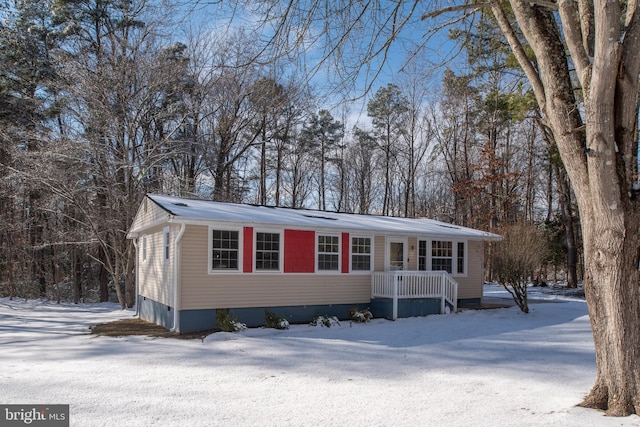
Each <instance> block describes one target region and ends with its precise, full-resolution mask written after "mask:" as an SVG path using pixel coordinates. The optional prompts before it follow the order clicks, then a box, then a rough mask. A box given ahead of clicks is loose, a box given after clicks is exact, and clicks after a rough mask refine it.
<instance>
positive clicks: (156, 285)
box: [128, 194, 500, 333]
mask: <svg viewBox="0 0 640 427" xmlns="http://www.w3.org/2000/svg"><path fill="white" fill-rule="evenodd" d="M128 238H130V239H134V242H135V245H136V249H137V255H136V256H137V262H136V286H137V298H138V300H137V303H138V309H139V313H140V317H141V318H142V319H145V320H148V321H151V322H154V323H157V324H160V325H162V326H164V327H166V328H168V329H172V330H174V331H177V332H180V333H187V332H193V331H198V330H205V329H211V328H213V327H215V319H216V313H217V310H220V309H225V310H229V311H230V312H231V314H232V316H234V317H237V318H238V320H239V321H241V322H243V323H246V324H247V325H248V326H259V325H263V324H264V321H265V309H268V310H269V311H270V312H273V313H276V314H278V315H280V316H283V317H286V318H287V319H288V320H289V322H292V323H293V322H308V321H310V320H311V319H312V318H313V317H314V316H317V315H325V314H326V315H335V316H337V317H339V318H346V317H347V313H348V310H349V309H350V308H353V307H354V306H358V307H359V308H361V309H365V308H370V309H371V311H372V312H373V314H374V316H376V317H389V318H393V319H395V318H397V317H408V316H419V315H426V314H433V313H442V312H446V311H450V310H453V311H455V309H456V307H457V304H458V303H460V302H465V301H480V298H481V297H482V281H483V271H482V270H483V253H484V249H483V242H484V241H486V240H495V239H499V238H500V236H497V235H495V234H490V233H486V232H483V231H479V230H474V229H470V228H465V227H458V226H455V225H452V224H446V223H443V222H438V221H433V220H429V219H422V218H420V219H409V218H395V217H384V216H374V215H356V214H347V213H333V212H322V211H314V210H306V209H291V208H279V207H267V206H255V205H245V204H234V203H225V202H212V201H203V200H190V199H183V198H178V197H171V196H165V195H156V194H150V195H147V196H146V197H145V199H144V201H143V202H142V204H141V206H140V207H139V209H138V212H137V214H136V217H135V219H134V221H133V224H132V226H131V229H130V231H129V234H128Z"/></svg>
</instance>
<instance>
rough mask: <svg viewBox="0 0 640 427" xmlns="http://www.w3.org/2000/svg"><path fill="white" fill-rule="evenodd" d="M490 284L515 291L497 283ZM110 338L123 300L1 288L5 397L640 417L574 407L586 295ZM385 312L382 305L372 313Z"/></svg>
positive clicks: (334, 415) (172, 410)
mask: <svg viewBox="0 0 640 427" xmlns="http://www.w3.org/2000/svg"><path fill="white" fill-rule="evenodd" d="M485 295H487V296H492V297H505V296H508V295H506V293H504V291H502V290H501V289H500V288H498V287H495V286H486V287H485ZM531 298H533V299H538V298H541V299H544V300H545V302H539V303H532V304H531V305H530V313H529V314H523V313H521V312H520V311H519V310H518V308H516V307H512V308H506V309H496V310H482V311H471V310H469V311H463V312H461V313H457V314H451V315H441V316H429V317H424V318H411V319H401V320H398V321H396V322H391V321H387V320H382V319H374V320H373V321H371V322H370V323H368V324H351V323H350V322H342V323H341V325H340V326H337V327H332V328H324V327H310V326H307V325H294V326H292V327H291V328H290V329H289V330H285V331H279V330H274V329H249V330H247V331H244V332H239V333H216V334H213V335H209V336H208V337H207V338H205V339H204V340H203V341H201V340H178V339H173V338H156V339H153V338H148V337H124V338H108V337H98V336H94V335H89V334H88V332H89V326H90V325H93V324H96V323H100V322H106V321H109V320H114V319H120V318H125V317H128V316H132V315H133V313H132V312H131V311H121V310H120V309H119V307H117V306H116V305H113V304H97V305H73V304H61V305H57V304H55V303H52V302H44V301H28V302H24V301H23V300H13V301H9V300H8V299H6V298H5V299H0V367H1V368H0V404H12V403H18V404H70V412H71V426H83V427H84V426H110V427H111V426H156V425H161V426H196V427H197V426H307V425H309V426H311V425H314V426H317V425H323V426H338V425H340V426H343V425H366V426H417V425H438V426H496V425H504V426H580V427H584V426H640V417H638V416H631V417H627V418H609V417H605V416H603V414H601V413H599V412H597V411H593V410H588V409H582V408H577V407H576V406H575V404H576V403H578V402H579V401H580V400H581V398H582V397H583V396H584V394H585V393H587V392H588V391H589V388H590V387H591V385H592V383H593V379H594V375H595V362H594V352H593V341H592V338H591V332H590V329H589V321H588V317H587V310H586V306H585V304H584V301H581V300H579V299H577V298H566V297H562V296H558V295H552V294H550V293H540V292H534V293H532V295H531ZM374 314H375V313H374Z"/></svg>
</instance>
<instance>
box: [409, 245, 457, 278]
mask: <svg viewBox="0 0 640 427" xmlns="http://www.w3.org/2000/svg"><path fill="white" fill-rule="evenodd" d="M466 246H467V245H466V243H465V242H458V241H452V240H431V241H428V240H419V241H418V270H423V271H424V270H432V271H440V270H444V271H446V272H448V273H449V274H452V275H454V276H464V275H466V274H467V251H466Z"/></svg>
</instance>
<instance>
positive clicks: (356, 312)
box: [349, 305, 373, 323]
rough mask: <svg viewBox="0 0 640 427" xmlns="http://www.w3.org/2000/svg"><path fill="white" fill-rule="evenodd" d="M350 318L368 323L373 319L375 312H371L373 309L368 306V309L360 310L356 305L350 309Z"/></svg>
mask: <svg viewBox="0 0 640 427" xmlns="http://www.w3.org/2000/svg"><path fill="white" fill-rule="evenodd" d="M349 319H351V320H353V321H354V322H358V323H367V322H368V321H369V320H371V319H373V314H371V311H369V309H368V308H367V309H366V310H360V308H359V307H358V306H357V305H356V306H355V307H351V308H350V309H349Z"/></svg>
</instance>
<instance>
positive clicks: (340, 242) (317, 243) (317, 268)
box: [314, 231, 342, 274]
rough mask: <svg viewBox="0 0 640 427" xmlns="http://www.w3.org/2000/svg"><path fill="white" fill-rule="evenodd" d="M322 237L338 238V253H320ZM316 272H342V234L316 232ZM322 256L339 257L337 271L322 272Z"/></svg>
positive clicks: (324, 272)
mask: <svg viewBox="0 0 640 427" xmlns="http://www.w3.org/2000/svg"><path fill="white" fill-rule="evenodd" d="M320 237H331V238H336V239H337V240H338V252H337V253H336V252H320V250H319V248H318V246H319V245H320V242H319V240H320ZM314 251H315V271H316V273H318V274H338V273H340V272H341V270H342V268H341V267H342V235H341V234H340V233H328V232H322V231H316V244H315V248H314ZM320 254H326V255H337V257H338V262H337V265H336V269H334V270H320V268H319V264H320V263H319V261H320Z"/></svg>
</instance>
